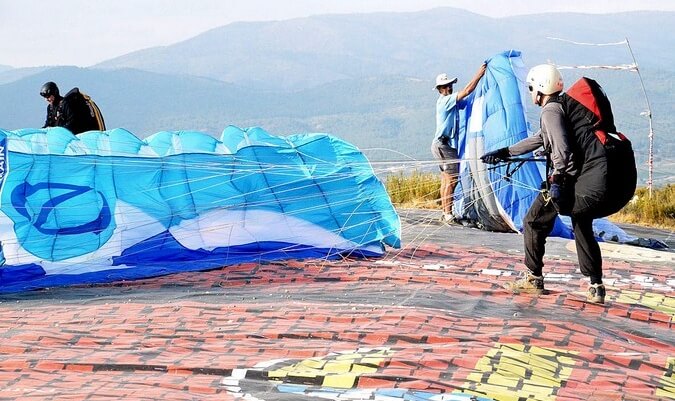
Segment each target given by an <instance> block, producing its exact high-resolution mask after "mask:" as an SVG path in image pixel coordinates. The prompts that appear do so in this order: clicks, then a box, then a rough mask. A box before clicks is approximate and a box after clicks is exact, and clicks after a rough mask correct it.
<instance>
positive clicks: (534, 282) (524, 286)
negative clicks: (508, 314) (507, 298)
mask: <svg viewBox="0 0 675 401" xmlns="http://www.w3.org/2000/svg"><path fill="white" fill-rule="evenodd" d="M504 288H506V289H507V290H511V291H512V292H513V293H514V294H520V293H521V292H527V293H530V294H537V295H541V294H544V277H543V276H535V275H534V274H532V273H530V272H526V273H525V274H524V275H523V277H521V278H519V279H517V280H515V281H511V282H508V283H506V284H504Z"/></svg>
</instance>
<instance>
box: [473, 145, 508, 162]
mask: <svg viewBox="0 0 675 401" xmlns="http://www.w3.org/2000/svg"><path fill="white" fill-rule="evenodd" d="M509 157H511V154H510V153H509V148H501V149H497V150H493V151H492V152H487V153H486V154H484V155H483V156H481V157H480V159H481V160H482V161H483V163H486V164H497V163H499V162H502V161H506V160H508V159H509Z"/></svg>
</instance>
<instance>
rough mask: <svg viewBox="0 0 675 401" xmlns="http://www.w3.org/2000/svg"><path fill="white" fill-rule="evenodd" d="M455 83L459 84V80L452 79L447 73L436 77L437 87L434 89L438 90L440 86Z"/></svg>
mask: <svg viewBox="0 0 675 401" xmlns="http://www.w3.org/2000/svg"><path fill="white" fill-rule="evenodd" d="M455 82H457V78H453V79H450V78H448V74H446V73H443V74H438V76H437V77H436V86H435V87H434V89H437V88H438V87H439V86H443V85H447V84H454V83H455Z"/></svg>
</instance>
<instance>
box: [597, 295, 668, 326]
mask: <svg viewBox="0 0 675 401" xmlns="http://www.w3.org/2000/svg"><path fill="white" fill-rule="evenodd" d="M608 293H609V291H608ZM609 295H611V294H609ZM609 298H610V299H612V300H613V301H614V302H619V303H622V304H628V305H643V306H646V307H648V308H650V309H654V310H657V311H659V312H663V313H665V314H667V315H670V320H671V321H675V297H669V296H667V295H665V294H657V293H654V292H638V291H630V290H622V291H621V292H619V293H618V295H614V296H610V297H609Z"/></svg>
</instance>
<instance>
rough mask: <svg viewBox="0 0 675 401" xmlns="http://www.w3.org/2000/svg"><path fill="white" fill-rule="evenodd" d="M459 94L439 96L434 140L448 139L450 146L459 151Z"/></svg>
mask: <svg viewBox="0 0 675 401" xmlns="http://www.w3.org/2000/svg"><path fill="white" fill-rule="evenodd" d="M456 106H457V94H456V93H452V94H450V95H448V96H442V95H441V96H439V97H438V100H437V101H436V135H435V136H434V139H441V138H442V137H446V138H448V145H450V147H451V148H455V149H457V146H458V143H457V129H458V127H457V125H458V118H457V117H458V115H457V107H456Z"/></svg>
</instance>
